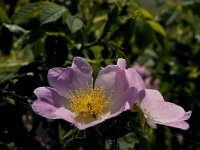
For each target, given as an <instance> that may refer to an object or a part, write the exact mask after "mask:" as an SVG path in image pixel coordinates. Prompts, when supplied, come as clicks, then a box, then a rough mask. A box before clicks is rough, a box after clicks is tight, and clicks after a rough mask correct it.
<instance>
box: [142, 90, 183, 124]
mask: <svg viewBox="0 0 200 150" xmlns="http://www.w3.org/2000/svg"><path fill="white" fill-rule="evenodd" d="M139 105H140V107H141V109H142V110H143V112H144V113H145V115H146V116H147V117H148V118H150V119H151V120H154V121H156V122H160V123H165V122H175V121H179V119H180V118H182V117H183V116H184V115H185V111H184V109H183V108H182V107H180V106H178V105H176V104H173V103H170V102H165V101H164V99H163V97H162V95H161V94H160V92H158V91H157V90H150V89H146V90H144V92H140V93H139Z"/></svg>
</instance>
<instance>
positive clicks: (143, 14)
mask: <svg viewBox="0 0 200 150" xmlns="http://www.w3.org/2000/svg"><path fill="white" fill-rule="evenodd" d="M139 13H140V14H141V15H142V16H143V17H144V18H147V19H152V18H153V15H152V14H151V13H150V12H149V11H148V10H146V9H144V8H141V9H139Z"/></svg>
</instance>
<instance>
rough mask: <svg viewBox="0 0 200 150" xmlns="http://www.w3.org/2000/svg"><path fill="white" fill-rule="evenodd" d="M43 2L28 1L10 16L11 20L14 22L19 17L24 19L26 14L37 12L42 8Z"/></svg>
mask: <svg viewBox="0 0 200 150" xmlns="http://www.w3.org/2000/svg"><path fill="white" fill-rule="evenodd" d="M43 4H44V3H41V2H35V3H30V4H28V5H26V6H24V7H22V8H21V9H20V10H19V11H17V12H16V13H15V14H14V15H13V16H12V17H11V20H12V21H14V22H16V21H18V20H19V19H24V18H25V17H27V16H31V17H32V16H33V14H35V13H37V12H39V11H40V10H41V8H42V6H43Z"/></svg>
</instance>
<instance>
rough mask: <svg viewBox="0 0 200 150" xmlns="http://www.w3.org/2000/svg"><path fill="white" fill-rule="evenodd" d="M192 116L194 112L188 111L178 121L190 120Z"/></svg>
mask: <svg viewBox="0 0 200 150" xmlns="http://www.w3.org/2000/svg"><path fill="white" fill-rule="evenodd" d="M191 115H192V111H188V112H186V113H185V114H184V116H183V117H181V118H180V119H179V120H178V121H183V120H188V119H189V118H190V117H191Z"/></svg>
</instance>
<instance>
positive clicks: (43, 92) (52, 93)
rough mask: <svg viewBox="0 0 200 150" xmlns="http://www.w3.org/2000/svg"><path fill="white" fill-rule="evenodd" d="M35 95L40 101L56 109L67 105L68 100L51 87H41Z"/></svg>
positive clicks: (36, 90) (35, 91)
mask: <svg viewBox="0 0 200 150" xmlns="http://www.w3.org/2000/svg"><path fill="white" fill-rule="evenodd" d="M34 94H35V95H36V96H37V98H38V100H40V101H43V102H44V103H47V104H50V105H53V106H54V107H57V108H58V107H61V106H65V105H66V104H67V102H68V101H67V100H66V99H65V98H64V97H62V96H61V95H59V94H58V92H57V91H56V89H54V88H51V87H39V88H36V89H35V90H34Z"/></svg>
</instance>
